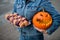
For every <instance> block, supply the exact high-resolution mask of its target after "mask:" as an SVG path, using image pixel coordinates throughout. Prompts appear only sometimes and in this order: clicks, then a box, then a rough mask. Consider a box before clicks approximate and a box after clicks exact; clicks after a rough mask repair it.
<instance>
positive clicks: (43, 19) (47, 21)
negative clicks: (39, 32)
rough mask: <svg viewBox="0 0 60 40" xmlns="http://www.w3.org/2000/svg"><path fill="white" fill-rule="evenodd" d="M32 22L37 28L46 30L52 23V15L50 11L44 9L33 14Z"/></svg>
mask: <svg viewBox="0 0 60 40" xmlns="http://www.w3.org/2000/svg"><path fill="white" fill-rule="evenodd" d="M32 22H33V25H34V27H35V28H39V29H43V30H46V29H48V28H49V27H50V26H51V24H52V17H51V15H50V14H49V13H48V12H44V10H43V11H41V12H38V13H36V14H35V15H34V16H33V19H32Z"/></svg>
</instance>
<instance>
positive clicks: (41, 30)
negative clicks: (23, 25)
mask: <svg viewBox="0 0 60 40" xmlns="http://www.w3.org/2000/svg"><path fill="white" fill-rule="evenodd" d="M34 28H35V29H36V30H38V31H39V32H42V33H44V34H47V31H46V30H43V29H39V28H37V27H35V26H34Z"/></svg>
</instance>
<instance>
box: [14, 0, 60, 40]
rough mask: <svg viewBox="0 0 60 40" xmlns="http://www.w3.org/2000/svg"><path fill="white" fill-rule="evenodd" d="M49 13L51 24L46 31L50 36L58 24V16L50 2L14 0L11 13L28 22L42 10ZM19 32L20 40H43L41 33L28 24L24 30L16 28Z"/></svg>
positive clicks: (59, 22) (59, 19)
mask: <svg viewBox="0 0 60 40" xmlns="http://www.w3.org/2000/svg"><path fill="white" fill-rule="evenodd" d="M43 8H44V9H45V11H47V12H49V13H50V15H51V16H52V19H53V23H52V25H51V27H50V28H49V29H47V30H46V31H47V32H48V34H52V33H53V32H54V31H55V30H56V29H57V28H58V27H59V24H60V14H59V13H58V12H57V11H56V9H55V8H54V7H53V5H52V4H51V2H50V0H29V1H28V2H26V0H15V3H14V8H13V13H14V12H16V13H18V14H19V15H21V16H24V17H26V18H27V19H28V20H29V21H31V20H32V18H33V16H34V14H35V13H36V12H38V11H41V10H42V9H43ZM18 30H19V32H20V36H21V37H20V40H44V39H43V38H44V37H43V33H41V32H38V31H37V30H36V29H34V27H33V24H30V25H29V26H27V27H24V28H18Z"/></svg>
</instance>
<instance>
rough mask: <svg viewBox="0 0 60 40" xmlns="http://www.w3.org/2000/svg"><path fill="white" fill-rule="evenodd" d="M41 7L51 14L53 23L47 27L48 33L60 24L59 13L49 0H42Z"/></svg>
mask: <svg viewBox="0 0 60 40" xmlns="http://www.w3.org/2000/svg"><path fill="white" fill-rule="evenodd" d="M40 6H41V7H43V8H44V9H45V10H46V11H47V12H49V13H50V15H51V16H52V20H53V23H52V25H51V27H50V28H48V29H47V33H48V34H52V33H53V32H54V31H55V30H56V29H57V28H58V27H59V25H60V14H59V13H58V11H56V9H55V8H54V6H53V5H52V4H51V2H50V1H49V0H42V1H41V5H40Z"/></svg>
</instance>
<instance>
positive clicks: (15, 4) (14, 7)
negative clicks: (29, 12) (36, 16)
mask: <svg viewBox="0 0 60 40" xmlns="http://www.w3.org/2000/svg"><path fill="white" fill-rule="evenodd" d="M16 6H17V0H15V1H14V4H13V9H12V13H16V12H17V11H16V10H17V9H16Z"/></svg>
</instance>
